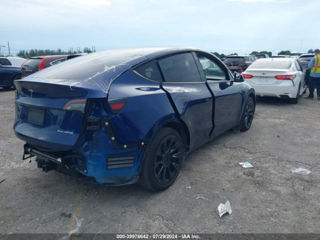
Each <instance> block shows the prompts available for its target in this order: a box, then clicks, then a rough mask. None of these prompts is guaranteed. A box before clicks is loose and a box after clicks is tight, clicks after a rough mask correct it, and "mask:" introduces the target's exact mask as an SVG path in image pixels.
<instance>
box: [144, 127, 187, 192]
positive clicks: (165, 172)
mask: <svg viewBox="0 0 320 240" xmlns="http://www.w3.org/2000/svg"><path fill="white" fill-rule="evenodd" d="M185 155H186V147H185V144H184V141H183V140H182V138H181V136H180V135H179V133H178V132H177V131H176V130H174V129H172V128H163V129H161V130H160V131H159V132H158V133H157V134H156V135H155V136H154V137H153V139H152V140H151V142H150V144H149V145H148V146H147V149H146V152H145V153H144V157H143V163H142V164H143V165H142V171H141V175H140V180H139V182H140V183H141V184H142V185H143V186H145V187H146V188H148V189H149V190H152V191H161V190H164V189H166V188H168V187H170V186H171V185H172V184H173V183H174V182H175V180H176V179H177V177H178V175H179V173H180V169H181V165H182V163H183V160H184V158H185Z"/></svg>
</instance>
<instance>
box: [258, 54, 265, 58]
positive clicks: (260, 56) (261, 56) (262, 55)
mask: <svg viewBox="0 0 320 240" xmlns="http://www.w3.org/2000/svg"><path fill="white" fill-rule="evenodd" d="M256 57H257V58H266V56H265V55H264V54H261V55H256Z"/></svg>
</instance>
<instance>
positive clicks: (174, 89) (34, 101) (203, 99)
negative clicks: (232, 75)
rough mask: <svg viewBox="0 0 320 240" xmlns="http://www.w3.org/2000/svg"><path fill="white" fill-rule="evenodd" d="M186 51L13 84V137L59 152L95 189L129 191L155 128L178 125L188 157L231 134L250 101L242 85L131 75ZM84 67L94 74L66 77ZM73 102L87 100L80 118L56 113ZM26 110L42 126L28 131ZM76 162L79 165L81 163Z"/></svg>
mask: <svg viewBox="0 0 320 240" xmlns="http://www.w3.org/2000/svg"><path fill="white" fill-rule="evenodd" d="M186 51H189V52H192V51H198V50H193V49H167V48H161V49H140V50H139V49H135V50H117V51H107V52H102V53H96V54H92V55H88V56H84V57H79V58H75V59H74V60H70V61H66V62H64V63H61V64H59V65H56V66H53V67H50V68H48V69H45V70H42V71H39V72H38V73H36V74H33V75H30V76H29V77H27V78H24V79H22V80H18V81H16V83H15V85H16V87H17V96H16V121H15V124H14V131H15V133H16V135H17V136H18V137H19V138H21V139H22V140H24V141H25V142H26V143H28V144H29V145H30V146H31V147H33V148H35V149H40V150H41V151H44V152H46V151H48V152H50V153H53V154H55V152H56V153H57V154H58V153H59V154H60V155H59V156H61V154H63V153H64V152H65V153H66V154H67V153H70V152H72V153H76V154H78V155H79V156H81V157H82V158H84V159H85V162H86V171H83V170H78V171H79V172H81V173H82V174H84V175H86V176H90V177H93V178H95V179H96V181H97V182H99V183H107V184H115V185H121V184H128V183H132V182H134V181H136V180H137V179H138V176H139V170H140V167H141V163H142V162H141V161H142V157H143V152H144V149H145V147H148V143H149V142H150V140H151V139H152V137H153V136H154V135H155V134H156V133H157V132H158V131H159V130H160V129H161V128H162V127H164V126H168V125H170V126H171V125H172V124H173V123H174V124H175V125H179V126H180V127H181V128H180V129H183V130H184V131H185V135H184V137H188V136H189V146H188V149H189V150H190V151H192V150H194V149H195V148H197V147H199V146H201V145H202V144H204V143H206V142H208V141H210V140H212V139H213V138H214V137H215V136H217V135H219V134H221V133H222V132H224V131H226V130H228V129H230V128H232V127H235V126H237V125H238V124H239V121H240V116H241V114H242V111H243V106H244V103H245V101H246V99H247V97H248V95H249V94H250V93H251V92H252V94H254V92H253V90H252V88H251V87H250V86H248V85H247V84H245V83H235V82H231V81H220V82H211V81H208V82H205V81H204V80H203V78H202V81H203V82H198V83H165V82H163V83H162V82H161V83H159V82H154V81H150V80H147V79H144V78H143V77H141V76H140V75H138V74H136V73H135V72H134V70H133V69H134V67H135V66H136V65H138V64H140V63H144V62H146V61H149V60H152V59H158V58H160V57H164V56H166V55H169V54H174V53H180V52H186ZM194 56H195V57H196V55H195V54H194ZM83 62H90V63H92V64H93V63H94V62H96V63H97V64H98V66H95V68H94V71H93V72H92V69H91V70H90V69H88V71H85V70H86V69H81V71H80V72H77V73H75V74H74V75H73V74H72V73H73V71H76V70H77V67H81V68H83V67H85V65H83ZM89 65H90V64H89ZM89 70H90V71H91V73H90V74H89V73H88V72H90V71H89ZM95 71H97V72H95ZM226 71H228V70H226ZM202 76H203V74H202ZM63 77H64V78H63ZM75 99H86V100H87V104H86V111H85V113H82V112H78V111H67V110H63V109H62V108H63V106H65V104H66V103H67V102H68V101H70V100H75ZM122 99H125V101H126V104H125V106H124V107H123V108H122V109H121V110H120V111H119V112H118V113H112V111H111V109H110V105H109V102H112V101H121V100H122ZM30 108H41V109H44V110H45V121H44V124H43V126H37V125H33V124H31V123H28V121H27V119H28V110H29V109H30ZM89 118H91V119H98V120H97V121H98V123H99V126H100V127H99V128H98V129H95V130H90V129H89V128H87V124H88V123H87V122H88V119H89ZM106 122H108V123H110V124H111V126H112V129H113V131H114V136H110V134H109V133H108V127H107V125H106ZM113 137H114V138H115V139H116V141H115V140H113ZM115 142H116V143H117V144H118V145H117V144H115ZM129 144H132V145H129ZM127 145H128V146H129V147H128V146H127ZM124 146H127V147H124ZM127 154H129V155H132V156H134V157H135V164H134V166H133V167H130V168H120V169H112V170H110V169H107V168H106V161H107V159H108V158H109V157H110V156H119V155H127ZM77 162H78V164H79V165H80V159H78V161H77Z"/></svg>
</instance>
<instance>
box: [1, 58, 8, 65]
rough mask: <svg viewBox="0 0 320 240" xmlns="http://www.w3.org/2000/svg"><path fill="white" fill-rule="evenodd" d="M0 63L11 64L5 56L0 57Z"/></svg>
mask: <svg viewBox="0 0 320 240" xmlns="http://www.w3.org/2000/svg"><path fill="white" fill-rule="evenodd" d="M0 65H6V66H11V62H10V61H9V60H8V59H6V58H0Z"/></svg>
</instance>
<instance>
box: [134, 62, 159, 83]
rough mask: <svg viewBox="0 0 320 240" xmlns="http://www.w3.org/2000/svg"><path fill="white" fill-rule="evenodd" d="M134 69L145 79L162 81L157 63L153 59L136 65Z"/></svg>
mask: <svg viewBox="0 0 320 240" xmlns="http://www.w3.org/2000/svg"><path fill="white" fill-rule="evenodd" d="M135 71H136V72H137V73H139V74H140V75H142V76H143V77H145V78H147V79H150V80H153V81H157V82H161V81H162V78H161V74H160V71H159V68H158V65H157V63H156V61H154V60H153V61H150V62H147V63H145V64H143V65H141V66H138V67H137V68H136V69H135Z"/></svg>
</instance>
